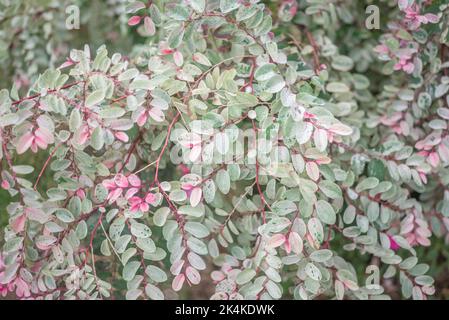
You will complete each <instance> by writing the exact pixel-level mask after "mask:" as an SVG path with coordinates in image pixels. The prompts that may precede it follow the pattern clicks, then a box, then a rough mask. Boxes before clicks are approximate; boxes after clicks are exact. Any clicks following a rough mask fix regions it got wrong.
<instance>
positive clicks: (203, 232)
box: [184, 221, 209, 238]
mask: <svg viewBox="0 0 449 320" xmlns="http://www.w3.org/2000/svg"><path fill="white" fill-rule="evenodd" d="M184 228H185V230H186V231H187V232H189V233H190V234H192V235H194V236H195V237H197V238H205V237H207V236H208V235H209V229H207V227H206V226H205V225H204V224H202V223H199V222H190V221H189V222H187V223H186V225H185V227H184Z"/></svg>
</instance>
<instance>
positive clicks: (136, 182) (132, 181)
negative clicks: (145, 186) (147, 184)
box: [128, 174, 141, 187]
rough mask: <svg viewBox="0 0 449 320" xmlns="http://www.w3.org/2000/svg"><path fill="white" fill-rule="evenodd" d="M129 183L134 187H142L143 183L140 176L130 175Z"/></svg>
mask: <svg viewBox="0 0 449 320" xmlns="http://www.w3.org/2000/svg"><path fill="white" fill-rule="evenodd" d="M128 182H129V183H130V184H131V185H132V186H133V187H140V184H141V181H140V178H139V177H138V176H136V175H135V174H130V175H129V176H128Z"/></svg>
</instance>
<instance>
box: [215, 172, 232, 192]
mask: <svg viewBox="0 0 449 320" xmlns="http://www.w3.org/2000/svg"><path fill="white" fill-rule="evenodd" d="M215 183H216V184H217V187H218V189H219V190H220V191H221V192H222V193H223V194H228V193H229V190H230V188H231V178H230V177H229V173H228V172H227V171H226V170H224V169H220V170H219V171H218V173H217V176H216V177H215Z"/></svg>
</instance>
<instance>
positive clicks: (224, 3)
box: [220, 0, 240, 13]
mask: <svg viewBox="0 0 449 320" xmlns="http://www.w3.org/2000/svg"><path fill="white" fill-rule="evenodd" d="M239 6H240V3H239V2H238V1H236V0H220V10H221V12H223V13H228V12H231V11H232V10H235V9H237V8H238V7H239Z"/></svg>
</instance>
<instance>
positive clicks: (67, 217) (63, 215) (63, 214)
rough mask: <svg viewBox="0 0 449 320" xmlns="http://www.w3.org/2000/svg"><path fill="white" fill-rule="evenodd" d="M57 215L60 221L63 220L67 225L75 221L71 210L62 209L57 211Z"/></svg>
mask: <svg viewBox="0 0 449 320" xmlns="http://www.w3.org/2000/svg"><path fill="white" fill-rule="evenodd" d="M55 215H56V217H57V218H58V219H59V220H61V221H62V222H65V223H70V222H73V221H75V217H74V216H73V214H72V213H71V212H70V211H69V210H67V209H64V208H60V209H58V210H56V212H55Z"/></svg>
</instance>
